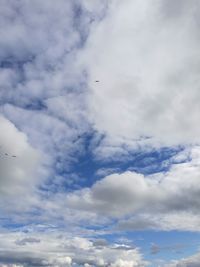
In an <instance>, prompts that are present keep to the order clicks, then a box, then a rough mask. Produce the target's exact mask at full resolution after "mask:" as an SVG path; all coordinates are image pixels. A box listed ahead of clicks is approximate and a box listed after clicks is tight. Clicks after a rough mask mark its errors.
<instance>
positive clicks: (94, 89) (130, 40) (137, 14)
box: [83, 0, 200, 158]
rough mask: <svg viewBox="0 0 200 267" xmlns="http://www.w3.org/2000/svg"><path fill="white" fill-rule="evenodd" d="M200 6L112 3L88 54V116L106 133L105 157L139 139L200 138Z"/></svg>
mask: <svg viewBox="0 0 200 267" xmlns="http://www.w3.org/2000/svg"><path fill="white" fill-rule="evenodd" d="M199 9H200V5H199V3H198V1H196V0H192V1H190V3H188V2H187V1H175V3H174V2H173V5H172V3H171V2H170V1H166V0H159V1H148V2H141V1H137V0H136V1H131V0H130V1H126V2H120V1H110V5H109V9H108V11H107V13H106V16H105V18H104V19H103V20H102V21H101V22H100V23H98V24H97V25H96V27H94V28H93V29H92V31H91V33H90V35H89V38H88V41H87V45H86V48H85V53H84V54H83V57H84V59H83V60H84V61H85V64H86V66H87V67H88V69H89V78H90V81H89V86H90V94H89V97H88V105H89V109H90V119H91V121H92V122H93V124H94V126H95V128H96V129H97V130H98V131H99V132H101V133H103V134H104V135H106V146H105V145H104V144H102V145H104V149H103V150H102V151H99V150H98V152H99V153H100V154H101V156H102V158H104V157H105V155H106V152H108V151H107V150H106V149H109V148H110V149H111V148H112V149H113V150H114V149H116V152H117V150H118V149H119V146H120V145H121V144H127V145H128V146H129V145H130V144H131V141H133V140H134V141H135V144H137V143H141V144H143V145H145V144H147V145H153V146H157V145H174V144H185V143H195V142H199V128H198V127H196V125H198V117H199V112H200V110H199V101H198V99H199V90H198V88H199V79H198V73H199V38H198V37H197V36H198V27H199V26H198V25H199V18H198V13H199ZM105 40H106V42H105ZM94 77H95V78H94ZM94 79H98V80H99V81H100V82H99V83H94ZM141 139H142V142H141ZM112 153H113V151H110V154H112Z"/></svg>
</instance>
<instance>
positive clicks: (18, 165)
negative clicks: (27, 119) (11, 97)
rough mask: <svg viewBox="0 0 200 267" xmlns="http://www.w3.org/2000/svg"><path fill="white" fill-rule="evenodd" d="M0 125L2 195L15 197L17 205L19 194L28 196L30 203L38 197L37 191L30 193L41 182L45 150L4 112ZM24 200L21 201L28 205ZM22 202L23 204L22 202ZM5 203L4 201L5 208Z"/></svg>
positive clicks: (2, 206) (0, 189)
mask: <svg viewBox="0 0 200 267" xmlns="http://www.w3.org/2000/svg"><path fill="white" fill-rule="evenodd" d="M0 126H1V132H0V145H1V147H0V169H1V175H0V192H1V198H4V201H5V199H7V201H8V202H9V201H11V203H10V204H11V206H13V200H15V199H16V198H18V200H19V199H21V198H25V197H27V199H26V204H28V203H29V202H32V201H34V195H32V196H30V197H29V194H33V193H34V190H35V186H36V185H39V183H41V177H42V176H41V175H42V167H41V154H40V152H39V151H37V150H36V149H34V148H33V147H32V146H31V145H30V144H29V142H28V139H27V136H26V135H25V134H24V133H22V132H21V131H19V130H18V129H17V128H16V127H15V126H14V125H13V124H12V123H11V122H10V121H8V120H7V119H6V118H4V117H3V116H0ZM23 202H24V201H21V202H20V203H21V205H22V206H23V208H25V203H24V205H23ZM6 203H7V202H6ZM33 203H34V202H33ZM18 205H19V207H20V204H19V202H18ZM18 205H15V209H17V207H18ZM5 206H6V205H5V204H4V205H1V208H4V207H5Z"/></svg>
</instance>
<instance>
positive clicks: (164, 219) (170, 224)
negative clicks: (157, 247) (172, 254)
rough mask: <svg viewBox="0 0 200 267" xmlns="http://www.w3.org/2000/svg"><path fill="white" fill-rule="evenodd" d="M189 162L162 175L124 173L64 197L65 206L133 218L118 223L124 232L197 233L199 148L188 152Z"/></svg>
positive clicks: (105, 214)
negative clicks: (165, 231) (173, 230)
mask: <svg viewBox="0 0 200 267" xmlns="http://www.w3.org/2000/svg"><path fill="white" fill-rule="evenodd" d="M183 153H185V152H183ZM191 158H192V160H191V161H189V162H184V163H179V164H174V165H173V166H172V167H171V169H170V170H169V171H168V172H166V173H158V174H153V175H148V176H144V175H142V174H138V173H135V172H130V171H128V172H125V173H121V174H112V175H109V176H106V177H105V178H103V179H102V180H100V181H97V182H96V183H95V184H94V185H93V186H92V187H91V188H86V189H81V190H78V191H75V192H73V193H71V194H68V196H67V197H66V203H67V204H68V205H69V207H71V208H75V209H82V210H84V209H85V210H86V211H90V212H93V213H97V214H100V215H104V216H109V217H116V218H123V217H124V216H127V215H129V216H132V215H136V216H135V217H133V218H132V219H131V220H130V219H129V220H128V221H124V222H120V227H121V229H124V230H125V229H126V228H127V229H128V228H129V229H138V230H139V229H146V228H150V229H158V228H161V229H165V230H172V229H177V230H191V231H195V230H197V231H199V226H198V222H199V213H198V210H199V200H198V195H199V191H200V189H199V186H198V185H199V171H200V170H199V148H194V149H193V150H192V151H191ZM138 214H139V215H138ZM145 214H146V215H145ZM183 218H185V219H184V220H183Z"/></svg>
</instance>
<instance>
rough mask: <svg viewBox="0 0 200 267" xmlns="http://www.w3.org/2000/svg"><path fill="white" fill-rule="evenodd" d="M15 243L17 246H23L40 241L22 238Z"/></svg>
mask: <svg viewBox="0 0 200 267" xmlns="http://www.w3.org/2000/svg"><path fill="white" fill-rule="evenodd" d="M15 243H16V244H17V245H19V246H25V245H26V244H28V243H40V239H37V238H33V237H27V238H23V239H21V240H16V241H15Z"/></svg>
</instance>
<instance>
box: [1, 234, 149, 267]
mask: <svg viewBox="0 0 200 267" xmlns="http://www.w3.org/2000/svg"><path fill="white" fill-rule="evenodd" d="M0 236H1V238H3V239H1V240H5V242H3V243H2V242H0V248H1V250H0V263H1V264H5V266H12V264H16V265H20V264H21V266H23V267H25V266H59V267H64V266H71V265H75V266H84V265H85V266H102V267H104V266H110V267H111V266H120V267H123V266H132V267H133V266H137V267H144V266H146V265H147V262H145V261H144V260H143V257H142V255H141V253H140V251H139V249H138V248H132V247H129V248H128V249H127V247H126V246H124V247H123V246H120V247H119V245H118V244H109V243H106V242H103V243H102V242H101V246H99V244H97V243H98V242H96V241H95V240H90V239H88V238H84V237H79V236H76V237H75V236H73V237H70V235H69V233H66V232H65V233H64V232H61V231H45V232H43V233H39V232H34V233H26V234H25V233H22V232H21V233H19V232H18V233H8V232H5V231H4V232H1V234H0ZM38 238H40V242H32V241H31V242H28V241H27V240H29V241H30V240H36V239H38ZM15 240H26V242H24V244H23V246H21V245H20V246H19V244H18V243H17V242H15ZM6 264H7V265H6Z"/></svg>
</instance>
